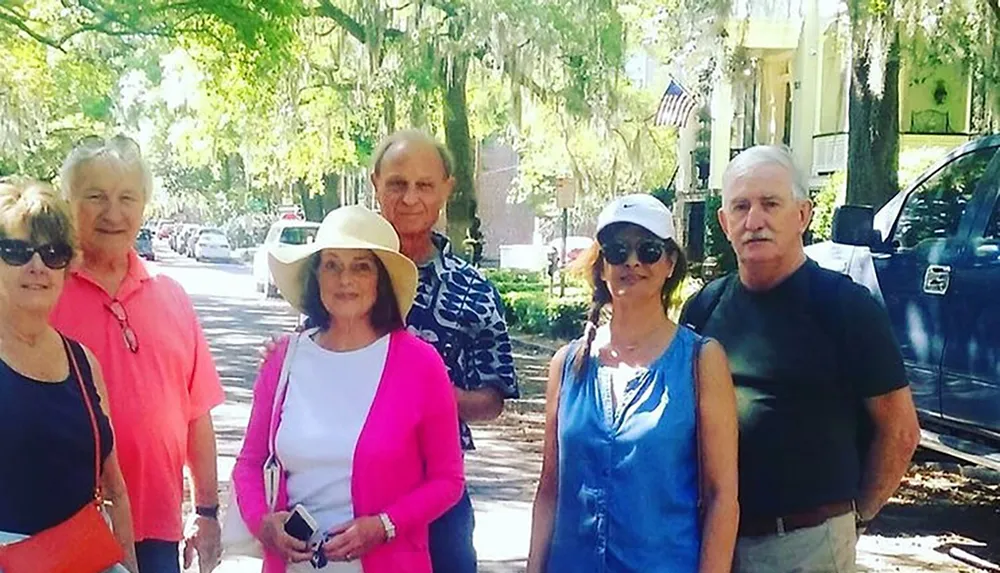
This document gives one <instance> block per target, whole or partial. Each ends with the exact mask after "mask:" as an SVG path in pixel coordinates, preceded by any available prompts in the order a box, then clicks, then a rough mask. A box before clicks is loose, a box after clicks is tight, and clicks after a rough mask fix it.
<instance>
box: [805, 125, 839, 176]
mask: <svg viewBox="0 0 1000 573" xmlns="http://www.w3.org/2000/svg"><path fill="white" fill-rule="evenodd" d="M845 169H847V134H846V133H827V134H824V135H815V136H813V164H812V176H813V177H818V176H820V175H828V174H830V173H833V172H835V171H844V170H845Z"/></svg>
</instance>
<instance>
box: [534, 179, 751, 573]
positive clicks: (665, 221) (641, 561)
mask: <svg viewBox="0 0 1000 573" xmlns="http://www.w3.org/2000/svg"><path fill="white" fill-rule="evenodd" d="M575 266H576V267H577V268H578V269H579V270H581V271H582V272H583V273H584V274H585V275H586V276H587V278H588V280H589V281H590V283H591V286H592V289H593V290H592V299H591V300H592V304H591V307H590V312H589V315H588V323H587V328H586V332H585V334H584V336H583V337H582V338H580V339H578V340H575V341H573V342H572V343H570V344H568V345H567V346H565V347H564V348H562V349H561V350H559V352H558V353H556V355H555V357H554V358H553V360H552V365H551V366H550V369H549V380H548V391H547V397H548V399H547V400H546V410H547V411H546V427H545V446H544V459H543V462H542V475H541V478H540V480H539V485H538V491H537V494H536V496H535V506H534V519H533V522H532V532H531V549H530V553H529V557H528V572H529V573H543V572H546V571H547V572H549V573H552V572H555V571H597V570H607V571H616V572H620V573H625V572H642V573H668V572H669V573H696V572H697V573H708V572H728V571H729V570H730V567H731V564H732V559H733V548H734V546H735V542H736V525H737V521H738V515H739V508H738V502H737V496H736V489H737V479H736V463H737V460H736V447H737V422H736V400H735V394H734V390H733V382H732V377H731V376H730V373H729V368H728V365H727V362H726V356H725V353H724V351H723V349H722V346H721V345H719V343H718V342H716V341H713V340H708V339H704V338H702V337H700V336H698V335H697V334H695V333H694V331H692V330H691V329H689V328H687V327H684V326H678V325H677V324H676V323H674V322H673V321H671V320H670V319H669V318H668V316H667V309H668V306H669V303H670V300H671V297H672V296H673V294H674V292H675V291H676V289H677V288H678V287H679V286H680V284H681V283H682V282H683V279H684V275H685V272H686V270H687V269H686V266H687V264H686V261H685V258H684V253H683V252H682V250H681V249H680V247H679V246H678V245H677V242H676V240H675V232H674V224H673V219H672V216H671V213H670V210H669V209H667V208H666V207H665V206H664V205H663V204H662V203H661V202H660V201H659V200H658V199H656V198H655V197H653V196H651V195H646V194H635V195H628V196H625V197H620V198H618V199H615V200H613V201H612V202H611V203H610V204H609V205H607V206H606V207H605V208H604V210H603V211H601V213H600V215H599V216H598V219H597V242H596V243H595V244H594V246H593V247H592V248H591V250H590V251H589V252H588V253H587V254H586V255H583V256H581V257H580V258H578V259H577V261H576V263H575ZM609 305H610V307H611V320H610V321H609V322H608V323H607V324H604V325H601V326H599V325H598V322H599V319H600V317H601V314H602V310H603V309H604V308H605V307H606V306H609Z"/></svg>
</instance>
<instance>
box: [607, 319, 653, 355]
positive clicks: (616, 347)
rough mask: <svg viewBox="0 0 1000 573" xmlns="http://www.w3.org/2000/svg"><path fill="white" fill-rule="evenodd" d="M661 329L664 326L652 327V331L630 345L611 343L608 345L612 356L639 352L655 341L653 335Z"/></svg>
mask: <svg viewBox="0 0 1000 573" xmlns="http://www.w3.org/2000/svg"><path fill="white" fill-rule="evenodd" d="M663 327H664V325H662V324H659V325H656V326H655V327H653V328H652V329H650V330H649V331H648V332H646V333H644V334H643V335H642V336H639V337H637V338H636V339H635V340H636V341H635V342H631V343H625V342H612V343H611V344H610V345H609V346H610V350H611V351H612V352H613V353H614V354H617V355H621V354H624V353H633V352H635V351H636V350H639V349H641V348H643V347H644V346H645V345H648V344H649V343H650V342H651V341H656V340H657V337H656V336H654V335H655V334H656V333H657V332H658V331H659V330H660V329H662V328H663Z"/></svg>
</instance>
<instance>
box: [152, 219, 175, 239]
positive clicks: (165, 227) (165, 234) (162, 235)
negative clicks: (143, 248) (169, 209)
mask: <svg viewBox="0 0 1000 573" xmlns="http://www.w3.org/2000/svg"><path fill="white" fill-rule="evenodd" d="M176 228H177V225H176V224H175V223H171V222H169V221H165V222H163V223H160V226H159V227H157V229H156V238H158V239H169V238H170V235H171V234H172V233H173V232H174V230H175V229H176Z"/></svg>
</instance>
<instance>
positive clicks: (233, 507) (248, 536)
mask: <svg viewBox="0 0 1000 573" xmlns="http://www.w3.org/2000/svg"><path fill="white" fill-rule="evenodd" d="M303 335H307V334H306V333H302V334H299V335H295V336H292V337H291V339H290V340H289V341H288V350H287V351H286V352H285V359H284V361H283V362H282V363H281V374H280V375H279V377H278V387H277V390H276V391H275V393H274V403H273V404H272V405H271V420H270V423H269V428H268V439H267V448H268V456H267V461H266V462H264V499H265V500H266V502H267V510H268V513H274V508H275V505H277V502H278V483H279V482H280V480H281V464H280V463H279V462H278V455H277V454H276V453H275V446H274V441H275V436H276V434H277V430H278V428H277V421H278V413H279V412H280V411H281V405H282V398H283V396H284V394H285V388H286V387H287V386H288V371H289V369H290V368H291V364H292V357H293V355H294V354H295V347H296V346H298V341H299V336H303ZM222 554H223V556H225V557H235V556H244V557H257V558H263V557H264V549H263V547H261V544H260V541H259V540H258V539H257V538H256V537H254V536H253V534H252V533H250V529H249V528H248V527H247V524H246V522H244V521H243V516H242V515H240V508H239V500H238V499H237V498H236V488H235V487H234V486H233V480H232V478H230V480H229V503H227V504H226V512H225V515H224V516H223V518H222Z"/></svg>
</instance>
